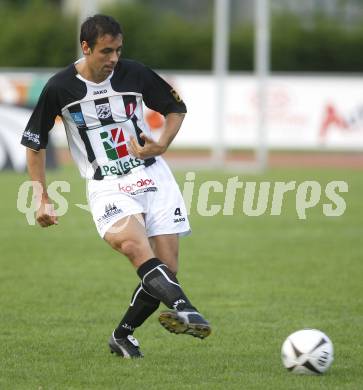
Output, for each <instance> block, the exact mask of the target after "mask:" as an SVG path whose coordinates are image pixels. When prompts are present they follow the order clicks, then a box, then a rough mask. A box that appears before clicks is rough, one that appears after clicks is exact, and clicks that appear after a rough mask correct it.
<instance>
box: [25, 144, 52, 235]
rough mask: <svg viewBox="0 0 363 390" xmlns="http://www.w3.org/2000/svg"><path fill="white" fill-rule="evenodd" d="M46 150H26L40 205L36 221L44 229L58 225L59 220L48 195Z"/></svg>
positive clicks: (35, 195) (29, 171) (34, 190)
mask: <svg viewBox="0 0 363 390" xmlns="http://www.w3.org/2000/svg"><path fill="white" fill-rule="evenodd" d="M45 153H46V151H45V149H40V150H39V151H35V150H32V149H30V148H27V149H26V161H27V167H28V173H29V176H30V179H31V180H32V182H33V196H34V198H35V200H36V204H37V205H39V207H38V210H37V212H36V220H37V222H38V223H39V225H40V226H42V227H48V226H51V225H57V224H58V219H57V216H56V215H55V211H54V207H53V203H52V202H51V201H50V199H49V197H48V193H47V186H46V180H45Z"/></svg>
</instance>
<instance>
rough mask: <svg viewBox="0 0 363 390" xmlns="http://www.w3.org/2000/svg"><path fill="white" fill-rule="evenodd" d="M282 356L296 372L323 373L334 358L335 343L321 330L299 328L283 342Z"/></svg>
mask: <svg viewBox="0 0 363 390" xmlns="http://www.w3.org/2000/svg"><path fill="white" fill-rule="evenodd" d="M281 357H282V364H283V365H284V366H285V367H286V368H287V369H288V370H289V371H291V372H293V373H294V374H310V375H311V374H323V373H324V372H325V371H326V370H327V369H328V368H329V367H330V365H331V364H332V362H333V360H334V357H333V343H332V342H331V341H330V339H329V337H328V336H327V335H326V334H325V333H323V332H321V331H320V330H317V329H303V330H298V331H297V332H294V333H292V334H291V335H290V336H289V337H288V338H287V339H286V340H285V341H284V343H283V344H282V348H281Z"/></svg>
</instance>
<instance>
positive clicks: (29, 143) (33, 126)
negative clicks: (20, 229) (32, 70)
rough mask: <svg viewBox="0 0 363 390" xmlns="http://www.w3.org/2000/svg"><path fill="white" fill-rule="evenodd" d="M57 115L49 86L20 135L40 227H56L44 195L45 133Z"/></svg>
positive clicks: (49, 85) (45, 190)
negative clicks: (24, 147)
mask: <svg viewBox="0 0 363 390" xmlns="http://www.w3.org/2000/svg"><path fill="white" fill-rule="evenodd" d="M59 114H60V108H59V104H58V99H57V94H56V88H55V87H54V84H53V83H51V82H48V83H47V85H46V86H45V87H44V89H43V91H42V93H41V95H40V97H39V100H38V103H37V105H36V107H35V108H34V111H33V113H32V116H31V117H30V119H29V122H28V124H27V126H26V129H25V131H24V133H23V138H22V140H21V143H22V144H23V145H24V146H26V147H27V149H26V159H27V167H28V172H29V176H30V178H31V180H32V182H33V191H34V192H33V196H34V197H35V199H36V201H37V202H36V204H37V205H38V206H39V207H38V210H37V212H36V220H37V222H38V223H39V225H40V226H42V227H47V226H51V225H56V224H57V223H58V220H57V217H56V215H55V212H54V208H53V204H52V202H51V201H50V199H49V197H48V193H47V187H46V179H45V176H46V174H45V172H46V171H45V154H46V151H45V149H46V147H47V143H48V133H49V131H50V130H51V129H52V127H53V126H54V120H55V118H56V116H57V115H59Z"/></svg>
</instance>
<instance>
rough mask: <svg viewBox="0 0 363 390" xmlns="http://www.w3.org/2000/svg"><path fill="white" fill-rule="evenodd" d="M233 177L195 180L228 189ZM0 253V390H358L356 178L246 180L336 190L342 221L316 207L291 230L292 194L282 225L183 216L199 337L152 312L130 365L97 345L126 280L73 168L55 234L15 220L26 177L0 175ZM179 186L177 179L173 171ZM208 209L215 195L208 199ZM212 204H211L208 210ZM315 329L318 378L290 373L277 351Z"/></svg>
mask: <svg viewBox="0 0 363 390" xmlns="http://www.w3.org/2000/svg"><path fill="white" fill-rule="evenodd" d="M232 176H234V175H233V174H223V173H204V174H203V173H198V174H197V180H196V188H198V186H199V185H200V183H201V182H202V181H204V180H207V179H208V180H218V181H220V182H221V183H224V184H225V183H226V182H227V179H228V178H229V177H232ZM0 178H1V183H2V195H1V205H0V207H1V227H0V229H1V248H0V259H1V260H0V296H1V301H0V302H1V303H0V309H1V310H0V346H1V347H0V389H4V390H8V389H35V390H38V389H42V390H43V389H44V390H45V389H148V390H151V389H184V390H185V389H198V390H199V389H279V390H281V389H294V390H297V389H322V388H324V389H329V390H332V389H339V390H342V389H354V390H356V389H361V388H362V386H363V367H362V365H363V364H362V363H363V338H362V334H363V310H362V308H363V287H362V286H363V281H362V279H363V263H362V259H363V245H362V239H363V224H362V221H363V208H362V199H363V197H362V196H363V180H362V171H349V170H319V169H314V170H312V169H311V170H288V169H286V170H271V171H269V172H268V173H266V174H264V175H262V176H248V175H240V179H241V180H245V181H255V180H256V181H266V180H270V181H286V182H287V181H290V180H296V181H297V182H298V183H300V182H302V181H304V180H316V181H318V182H320V183H321V184H322V186H323V187H325V185H326V183H328V182H329V181H331V180H344V181H346V182H347V183H348V184H349V192H348V193H345V194H343V197H344V199H345V201H346V204H347V209H346V212H345V214H344V215H343V216H341V217H336V218H333V217H326V216H324V214H323V212H322V204H323V203H324V202H325V201H326V197H323V198H322V201H321V202H320V203H319V205H318V206H316V207H315V208H313V209H310V210H307V219H306V220H299V219H298V218H297V214H296V210H295V195H294V193H290V194H289V195H288V196H287V199H286V202H285V203H284V204H283V210H282V211H283V212H282V215H281V216H270V215H269V214H268V213H266V214H264V215H263V216H260V217H248V216H246V215H245V214H243V213H242V211H241V208H242V206H241V204H242V194H243V192H241V194H240V196H239V197H238V199H237V201H236V208H235V212H234V216H223V215H221V214H219V215H217V216H214V217H202V216H199V215H198V214H197V212H196V199H194V202H193V205H192V215H191V223H192V227H193V234H192V235H191V236H190V237H188V238H185V239H182V241H181V265H180V273H179V279H180V280H181V282H182V284H183V286H184V289H185V291H186V292H187V294H188V295H189V296H190V298H191V299H192V301H193V302H194V303H195V304H196V306H197V307H198V308H199V309H200V310H201V312H202V313H203V314H205V316H206V317H207V318H208V319H209V320H210V321H211V323H212V326H213V333H212V335H211V336H210V337H209V338H208V339H206V340H203V341H201V340H197V339H194V338H191V337H189V336H183V335H180V336H175V335H171V334H169V333H168V332H166V331H165V330H164V329H162V328H161V327H160V325H159V324H158V322H157V314H154V315H153V316H152V317H151V318H150V319H149V320H148V321H147V322H146V323H145V325H144V326H143V328H141V329H140V330H138V331H137V332H136V333H135V336H136V337H137V338H138V339H139V341H140V343H141V346H142V351H143V352H144V354H145V358H144V359H142V360H136V361H129V360H122V359H119V358H116V357H115V356H114V355H111V354H110V353H109V351H108V347H107V340H108V338H109V336H110V333H111V331H112V330H113V327H114V326H115V325H116V324H117V323H118V321H119V319H120V316H121V313H122V312H123V311H124V309H125V308H126V306H127V305H128V302H129V298H130V294H131V292H132V291H133V288H134V286H135V285H136V283H137V276H136V274H135V272H134V270H133V269H132V267H131V266H130V264H129V263H128V261H127V260H126V259H125V258H123V257H121V256H120V255H118V254H117V253H115V252H113V251H112V250H111V249H109V248H108V247H107V245H106V244H105V243H104V242H103V241H102V240H101V239H99V238H98V235H97V233H96V229H95V227H94V225H93V222H92V219H91V216H90V214H89V213H87V212H85V211H84V210H81V209H79V208H77V207H76V206H75V204H76V203H85V186H84V182H83V181H82V180H81V179H80V178H79V177H78V173H77V172H76V171H75V169H74V168H69V167H68V168H64V169H62V170H58V171H56V172H53V173H51V174H49V181H50V180H67V181H69V182H70V183H71V192H70V193H66V194H64V196H65V198H66V199H67V200H68V202H69V212H68V213H67V214H66V215H65V216H63V217H62V218H61V219H60V224H59V225H58V226H57V227H52V228H49V229H41V228H39V227H37V226H29V225H28V224H27V222H26V219H25V216H24V215H23V214H21V213H19V212H18V211H17V210H16V198H17V192H18V187H19V185H20V184H21V183H22V182H23V181H24V180H25V179H26V176H25V175H20V174H19V175H15V174H12V173H2V174H1V175H0ZM178 179H179V181H180V183H183V180H184V174H183V173H180V174H178ZM212 198H213V201H214V202H215V203H218V202H221V201H222V199H223V194H216V195H215V196H214V197H212ZM212 198H211V199H212ZM305 327H314V328H318V329H321V330H323V331H325V332H326V333H327V334H328V335H329V336H330V338H331V339H332V341H333V343H334V347H335V361H334V363H333V366H332V367H331V369H330V371H329V372H328V373H327V374H326V375H324V376H313V377H305V376H304V377H302V376H295V375H292V374H290V373H288V372H287V371H285V369H284V368H283V367H282V365H281V361H280V348H281V344H282V342H283V340H284V339H285V338H286V336H288V335H289V334H290V333H291V332H293V331H295V330H298V329H301V328H305Z"/></svg>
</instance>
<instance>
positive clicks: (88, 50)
mask: <svg viewBox="0 0 363 390" xmlns="http://www.w3.org/2000/svg"><path fill="white" fill-rule="evenodd" d="M81 48H82V53H83V55H85V56H86V55H89V54H91V48H90V47H89V46H88V43H87V42H86V41H82V43H81Z"/></svg>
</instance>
